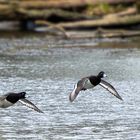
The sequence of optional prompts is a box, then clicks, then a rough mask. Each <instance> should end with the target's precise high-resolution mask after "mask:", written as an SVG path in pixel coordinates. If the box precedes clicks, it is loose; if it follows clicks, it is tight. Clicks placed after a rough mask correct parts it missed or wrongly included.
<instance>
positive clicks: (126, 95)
mask: <svg viewBox="0 0 140 140" xmlns="http://www.w3.org/2000/svg"><path fill="white" fill-rule="evenodd" d="M0 41H1V42H2V43H1V45H0V47H1V54H0V89H1V90H0V94H1V95H2V94H5V93H7V92H9V91H15V92H19V91H26V92H27V98H28V99H29V100H31V101H32V102H33V103H35V104H36V105H37V106H38V107H39V108H40V109H41V110H42V111H44V114H39V113H37V112H34V111H32V110H31V109H28V108H26V107H24V106H22V105H21V104H20V103H17V104H15V105H14V106H13V107H10V108H7V109H0V112H1V113H0V118H1V119H0V139H1V140H13V139H14V140H20V139H21V140H23V139H25V140H26V139H36V140H45V139H49V140H58V139H59V140H60V139H61V140H93V139H96V140H98V139H102V140H110V139H111V140H124V139H125V140H132V139H135V140H139V138H140V86H139V81H140V80H139V79H140V50H139V49H138V48H134V49H132V48H131V49H130V48H125V49H120V48H119V47H118V48H115V49H113V48H106V49H104V48H101V49H97V48H95V47H92V44H90V47H89V46H88V47H70V46H71V43H70V41H68V42H64V41H63V42H62V43H61V41H58V42H55V43H56V46H57V45H58V44H59V48H57V47H56V46H55V44H50V45H49V46H48V44H49V43H50V42H49V43H48V44H45V43H44V44H43V45H42V46H43V47H41V48H40V47H37V46H36V45H34V44H32V41H31V42H30V41H28V40H24V41H25V44H27V45H24V47H23V46H22V45H20V44H19V42H20V41H19V42H18V40H12V41H11V42H10V39H9V40H7V39H1V40H0ZM6 42H7V43H8V45H7V43H6ZM33 42H34V41H33ZM46 42H47V41H46ZM87 42H88V41H87ZM36 43H37V42H35V44H36ZM68 43H69V45H66V44H68ZM74 43H75V42H74ZM97 43H98V42H94V41H93V46H94V45H95V44H97ZM123 43H124V44H125V45H127V44H129V43H128V42H123ZM18 44H19V46H18ZM39 44H40V43H38V44H37V45H39ZM61 44H64V45H62V47H61ZM81 44H82V43H81ZM81 44H80V45H81ZM113 44H114V45H115V43H113ZM118 44H120V45H122V42H120V43H118ZM65 45H66V46H67V47H64V46H65ZM84 45H85V46H86V44H84ZM47 46H48V47H47ZM52 46H53V47H52ZM68 46H69V47H68ZM77 46H78V45H77ZM101 70H104V71H105V72H106V74H107V75H108V77H107V78H106V79H105V80H106V81H108V82H110V83H112V85H114V86H115V87H116V89H117V90H118V92H119V94H120V95H121V96H122V98H123V99H124V101H123V102H122V101H120V100H118V99H117V98H115V97H113V96H112V95H111V94H110V93H108V92H107V91H106V90H104V89H103V88H102V87H99V86H97V87H96V88H94V89H91V90H87V91H85V92H81V94H80V95H79V96H78V97H77V99H76V100H75V102H73V103H70V102H69V100H68V95H69V93H70V92H71V91H72V90H73V87H74V84H75V83H76V82H77V81H78V80H79V79H80V78H81V77H84V76H88V75H91V74H97V73H98V72H99V71H101Z"/></svg>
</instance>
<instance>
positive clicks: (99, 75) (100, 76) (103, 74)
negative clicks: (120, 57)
mask: <svg viewBox="0 0 140 140" xmlns="http://www.w3.org/2000/svg"><path fill="white" fill-rule="evenodd" d="M98 77H99V78H104V77H106V74H105V72H104V71H101V72H99V74H98Z"/></svg>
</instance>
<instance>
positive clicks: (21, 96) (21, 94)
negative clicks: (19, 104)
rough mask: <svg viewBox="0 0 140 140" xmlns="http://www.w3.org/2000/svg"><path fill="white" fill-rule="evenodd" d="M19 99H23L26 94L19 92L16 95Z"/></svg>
mask: <svg viewBox="0 0 140 140" xmlns="http://www.w3.org/2000/svg"><path fill="white" fill-rule="evenodd" d="M18 95H19V99H22V98H25V95H26V92H20V93H18Z"/></svg>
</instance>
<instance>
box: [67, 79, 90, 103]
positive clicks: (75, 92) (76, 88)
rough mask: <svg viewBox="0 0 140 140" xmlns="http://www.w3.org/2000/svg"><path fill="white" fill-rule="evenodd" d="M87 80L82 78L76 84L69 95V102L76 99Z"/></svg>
mask: <svg viewBox="0 0 140 140" xmlns="http://www.w3.org/2000/svg"><path fill="white" fill-rule="evenodd" d="M87 80H88V79H87V78H82V79H81V80H80V81H78V83H77V84H76V85H75V86H74V90H73V91H72V92H71V93H70V95H69V100H70V101H71V102H73V101H74V99H75V98H76V97H77V95H78V94H79V92H80V91H81V90H82V89H83V87H84V84H85V82H86V81H87Z"/></svg>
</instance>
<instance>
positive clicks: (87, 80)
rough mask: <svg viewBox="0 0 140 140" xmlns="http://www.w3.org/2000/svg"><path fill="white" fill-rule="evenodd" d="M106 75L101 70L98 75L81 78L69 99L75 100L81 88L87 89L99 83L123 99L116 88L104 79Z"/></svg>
mask: <svg viewBox="0 0 140 140" xmlns="http://www.w3.org/2000/svg"><path fill="white" fill-rule="evenodd" d="M104 77H106V74H105V73H104V72H103V71H101V72H100V73H99V74H98V75H97V76H93V75H91V76H88V77H84V78H82V79H81V80H79V81H78V83H77V84H76V85H75V87H74V90H73V91H72V92H71V93H70V95H69V100H70V101H71V102H73V101H74V99H75V98H76V97H77V95H78V94H79V92H80V91H81V90H87V89H90V88H93V87H95V86H97V85H100V86H102V87H103V88H105V89H106V90H108V91H109V92H110V93H111V94H113V95H114V96H116V97H117V98H118V99H120V100H123V99H122V98H121V96H120V95H119V94H118V92H117V91H116V89H115V88H114V87H113V86H112V85H111V84H109V83H108V82H106V81H104V80H102V78H104Z"/></svg>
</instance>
